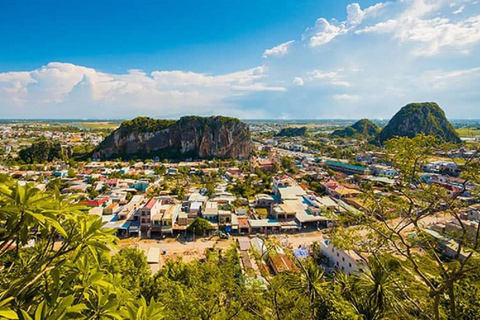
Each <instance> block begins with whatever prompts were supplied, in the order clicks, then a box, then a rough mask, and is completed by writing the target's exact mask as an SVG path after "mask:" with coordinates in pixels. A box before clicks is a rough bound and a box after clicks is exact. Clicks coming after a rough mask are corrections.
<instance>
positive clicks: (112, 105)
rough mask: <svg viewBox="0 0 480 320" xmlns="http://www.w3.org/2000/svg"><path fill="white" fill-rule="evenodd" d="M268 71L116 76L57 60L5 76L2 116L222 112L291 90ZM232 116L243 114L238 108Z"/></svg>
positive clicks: (0, 88) (0, 85)
mask: <svg viewBox="0 0 480 320" xmlns="http://www.w3.org/2000/svg"><path fill="white" fill-rule="evenodd" d="M265 72H266V69H265V68H264V67H257V68H252V69H249V70H245V71H239V72H234V73H230V74H224V75H218V76H211V75H206V74H200V73H194V72H185V71H154V72H152V73H151V75H147V74H146V73H144V72H143V71H140V70H130V71H128V73H125V74H110V73H104V72H99V71H96V70H95V69H92V68H87V67H82V66H77V65H74V64H70V63H58V62H52V63H49V64H48V65H46V66H44V67H41V68H39V69H36V70H32V71H29V72H8V73H0V103H3V104H4V105H10V106H12V108H8V109H2V110H0V117H24V116H29V117H54V116H57V117H58V116H63V117H65V116H67V115H71V116H67V117H73V116H77V117H82V118H83V117H115V116H116V115H118V114H124V115H127V114H132V115H135V114H143V113H148V114H150V115H152V114H153V115H157V114H158V115H169V114H181V113H196V114H202V113H216V109H219V111H220V110H221V109H222V108H223V109H225V108H226V109H227V110H228V108H229V107H230V108H231V106H230V105H229V103H228V102H227V100H228V99H230V98H233V97H241V96H243V95H246V94H248V93H253V92H264V91H283V90H285V88H283V87H280V86H270V85H268V84H266V83H265V82H264V81H263V80H264V79H263V78H264V77H265ZM99 105H101V106H103V107H102V108H98V106H99ZM199 108H200V109H199ZM228 112H229V113H230V114H235V113H237V114H241V112H240V111H239V110H235V108H231V109H230V110H228Z"/></svg>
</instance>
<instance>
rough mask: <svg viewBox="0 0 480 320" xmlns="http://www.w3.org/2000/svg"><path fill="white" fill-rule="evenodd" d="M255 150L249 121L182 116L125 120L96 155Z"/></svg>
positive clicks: (242, 154) (228, 154)
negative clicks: (175, 118)
mask: <svg viewBox="0 0 480 320" xmlns="http://www.w3.org/2000/svg"><path fill="white" fill-rule="evenodd" d="M251 151H252V142H251V139H250V131H249V129H248V126H247V124H246V123H244V122H242V121H240V120H238V119H235V118H229V117H220V116H217V117H208V118H204V117H196V116H187V117H182V118H180V120H178V121H171V120H155V119H151V118H145V117H141V118H135V119H133V120H131V121H125V122H123V123H122V124H121V125H120V127H119V128H118V129H117V130H115V131H114V132H112V134H110V135H109V136H108V137H106V138H105V140H104V141H102V143H101V144H100V145H99V146H98V147H97V149H96V150H95V151H94V153H93V157H95V158H100V159H108V158H117V157H120V158H127V159H128V158H147V157H148V158H152V157H160V158H162V159H163V158H236V159H246V158H248V157H249V155H250V152H251Z"/></svg>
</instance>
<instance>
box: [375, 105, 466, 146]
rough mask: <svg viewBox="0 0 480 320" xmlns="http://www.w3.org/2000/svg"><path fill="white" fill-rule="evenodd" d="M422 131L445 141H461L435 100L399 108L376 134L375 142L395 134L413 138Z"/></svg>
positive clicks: (383, 140)
mask: <svg viewBox="0 0 480 320" xmlns="http://www.w3.org/2000/svg"><path fill="white" fill-rule="evenodd" d="M422 133H423V134H425V135H432V136H435V137H437V138H438V139H440V140H443V141H445V142H451V143H460V142H461V141H460V138H459V137H458V135H457V133H456V132H455V129H454V128H453V126H452V125H451V124H450V122H449V121H448V120H447V118H446V117H445V113H444V112H443V110H442V109H441V108H440V107H439V106H438V104H436V103H435V102H424V103H411V104H408V105H406V106H405V107H403V108H402V109H400V111H398V112H397V113H396V114H395V116H393V118H392V119H391V120H390V121H389V122H388V124H387V125H386V126H385V128H383V130H382V131H381V132H380V134H379V135H378V136H377V138H376V142H377V143H379V144H383V142H385V141H387V140H389V139H391V138H393V137H396V136H398V137H409V138H413V137H414V136H416V135H418V134H422Z"/></svg>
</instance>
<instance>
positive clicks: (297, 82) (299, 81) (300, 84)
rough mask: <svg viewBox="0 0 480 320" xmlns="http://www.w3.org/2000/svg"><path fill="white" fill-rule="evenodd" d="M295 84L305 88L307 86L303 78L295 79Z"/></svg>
mask: <svg viewBox="0 0 480 320" xmlns="http://www.w3.org/2000/svg"><path fill="white" fill-rule="evenodd" d="M293 84H294V85H297V86H303V85H304V84H305V80H303V78H301V77H295V78H293Z"/></svg>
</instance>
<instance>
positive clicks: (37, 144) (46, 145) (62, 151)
mask: <svg viewBox="0 0 480 320" xmlns="http://www.w3.org/2000/svg"><path fill="white" fill-rule="evenodd" d="M18 156H19V157H20V159H21V160H22V161H23V162H25V163H43V162H50V161H54V160H65V159H68V158H69V157H71V156H72V149H71V148H70V147H64V146H62V145H61V144H60V143H58V142H53V141H51V140H46V139H45V138H41V139H38V140H37V141H34V142H33V143H32V145H31V146H29V147H27V148H24V149H22V150H20V152H19V153H18Z"/></svg>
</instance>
